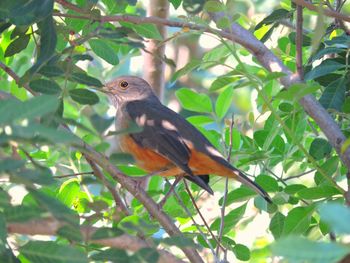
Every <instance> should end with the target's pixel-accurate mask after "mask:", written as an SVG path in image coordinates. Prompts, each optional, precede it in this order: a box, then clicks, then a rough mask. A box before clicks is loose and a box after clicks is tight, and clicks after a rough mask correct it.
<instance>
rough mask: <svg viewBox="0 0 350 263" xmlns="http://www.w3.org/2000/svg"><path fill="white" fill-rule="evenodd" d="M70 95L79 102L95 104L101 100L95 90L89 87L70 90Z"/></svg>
mask: <svg viewBox="0 0 350 263" xmlns="http://www.w3.org/2000/svg"><path fill="white" fill-rule="evenodd" d="M69 96H70V97H71V98H72V99H73V100H74V101H76V102H78V103H79V104H88V105H94V104H96V103H98V102H99V101H100V99H99V98H98V96H97V95H96V94H95V93H94V92H92V91H90V90H87V89H73V90H70V91H69Z"/></svg>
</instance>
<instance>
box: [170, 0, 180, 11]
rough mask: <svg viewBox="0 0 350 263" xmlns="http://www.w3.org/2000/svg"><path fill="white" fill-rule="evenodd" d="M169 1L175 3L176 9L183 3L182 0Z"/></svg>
mask: <svg viewBox="0 0 350 263" xmlns="http://www.w3.org/2000/svg"><path fill="white" fill-rule="evenodd" d="M169 2H170V3H171V4H172V5H173V7H174V8H175V9H178V8H179V6H180V5H181V2H182V0H169Z"/></svg>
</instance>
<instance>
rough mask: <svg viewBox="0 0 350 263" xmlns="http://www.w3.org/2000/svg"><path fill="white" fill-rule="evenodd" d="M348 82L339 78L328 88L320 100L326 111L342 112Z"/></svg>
mask: <svg viewBox="0 0 350 263" xmlns="http://www.w3.org/2000/svg"><path fill="white" fill-rule="evenodd" d="M346 82H347V81H346V79H345V78H339V79H337V80H335V81H333V82H331V83H330V84H329V85H328V86H327V87H326V89H325V90H324V92H323V93H322V96H321V98H320V100H319V101H320V103H321V104H322V106H323V107H324V108H325V109H335V110H337V111H340V112H341V111H342V108H343V104H344V101H345V92H346V86H347V85H346Z"/></svg>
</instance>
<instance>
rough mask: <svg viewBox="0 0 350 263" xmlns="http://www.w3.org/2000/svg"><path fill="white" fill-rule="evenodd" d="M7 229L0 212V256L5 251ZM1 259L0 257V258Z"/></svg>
mask: <svg viewBox="0 0 350 263" xmlns="http://www.w3.org/2000/svg"><path fill="white" fill-rule="evenodd" d="M6 239H7V228H6V221H5V216H4V214H3V212H0V254H2V253H3V252H4V251H5V250H6V243H7V240H6ZM0 259H1V257H0Z"/></svg>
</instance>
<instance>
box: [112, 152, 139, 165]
mask: <svg viewBox="0 0 350 263" xmlns="http://www.w3.org/2000/svg"><path fill="white" fill-rule="evenodd" d="M109 160H110V161H111V162H112V163H114V164H118V165H119V164H131V163H134V162H135V159H134V157H133V156H132V155H131V154H128V153H112V154H111V155H110V156H109Z"/></svg>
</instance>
